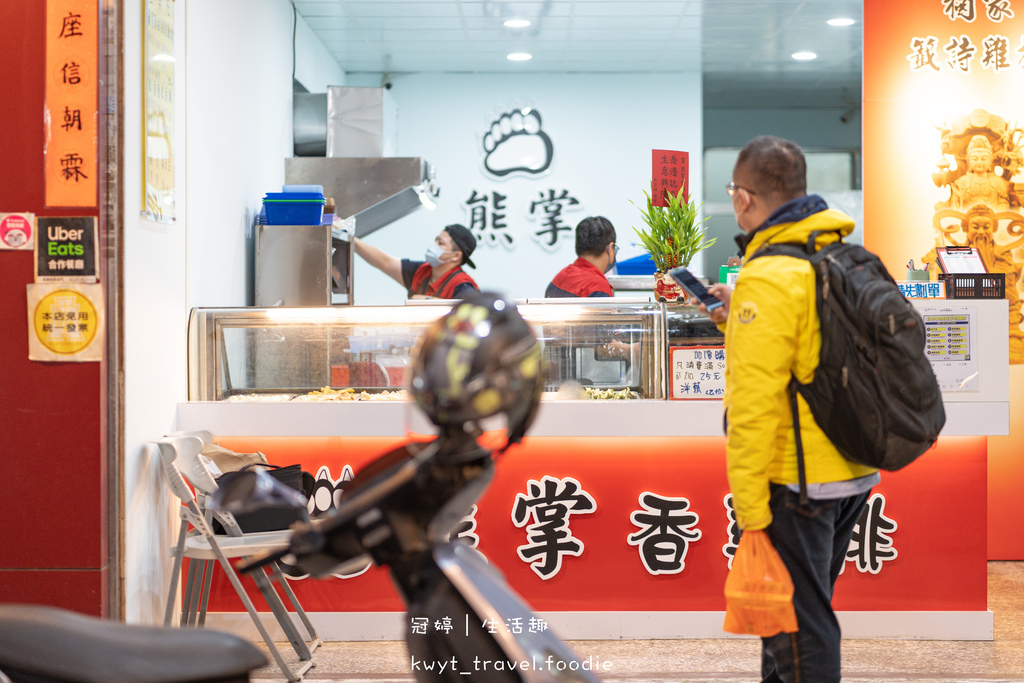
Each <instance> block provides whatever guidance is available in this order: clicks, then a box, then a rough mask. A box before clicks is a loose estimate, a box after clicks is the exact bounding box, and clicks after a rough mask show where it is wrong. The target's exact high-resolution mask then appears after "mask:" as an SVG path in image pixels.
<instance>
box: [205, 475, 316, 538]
mask: <svg viewBox="0 0 1024 683" xmlns="http://www.w3.org/2000/svg"><path fill="white" fill-rule="evenodd" d="M253 467H265V468H266V469H267V470H268V472H267V474H269V475H270V476H272V477H273V478H274V479H277V480H278V481H279V482H281V483H282V484H285V485H286V486H290V487H291V488H293V489H295V490H296V491H298V492H299V493H301V494H302V495H304V496H305V497H306V498H307V499H308V498H309V496H310V495H311V494H312V492H313V483H314V479H313V475H311V474H310V473H309V472H303V471H302V468H301V467H300V466H299V465H288V466H286V467H280V466H278V465H264V464H262V463H252V464H249V465H246V466H245V467H243V468H242V469H240V470H238V471H237V472H226V473H224V474H222V475H220V476H219V477H217V485H218V486H224V485H225V484H227V483H228V482H229V481H231V479H233V478H234V477H236V476H238V474H239V473H241V472H245V471H246V470H248V469H251V468H253ZM234 517H235V521H236V522H238V526H239V527H241V529H242V531H244V532H245V533H247V534H251V533H256V532H259V531H283V530H284V529H287V528H288V527H289V526H291V525H292V523H293V522H295V521H297V520H300V519H302V515H301V513H300V512H298V511H296V510H293V509H291V508H289V507H266V508H263V509H260V510H256V511H254V512H244V513H239V514H236V515H235V516H234ZM213 532H214V533H216V534H221V535H224V534H225V533H226V532H225V531H224V527H223V526H221V524H220V522H218V521H217V520H216V519H214V520H213Z"/></svg>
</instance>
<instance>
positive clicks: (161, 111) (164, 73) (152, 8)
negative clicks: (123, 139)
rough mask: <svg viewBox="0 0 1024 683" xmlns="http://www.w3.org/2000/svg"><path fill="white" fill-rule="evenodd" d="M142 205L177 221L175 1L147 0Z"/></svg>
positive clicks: (157, 218) (151, 215)
mask: <svg viewBox="0 0 1024 683" xmlns="http://www.w3.org/2000/svg"><path fill="white" fill-rule="evenodd" d="M144 22H145V25H144V27H143V29H144V30H143V42H144V43H145V48H144V60H145V62H144V64H143V79H144V83H143V86H144V98H145V102H144V105H145V106H144V116H145V121H144V124H145V125H144V126H143V131H144V139H143V167H144V169H145V173H144V176H145V179H146V182H145V183H144V184H143V192H144V196H143V198H142V205H143V206H144V207H145V212H146V216H147V217H148V218H150V219H151V220H154V221H159V222H162V223H171V222H173V221H174V1H173V0H146V3H145V17H144Z"/></svg>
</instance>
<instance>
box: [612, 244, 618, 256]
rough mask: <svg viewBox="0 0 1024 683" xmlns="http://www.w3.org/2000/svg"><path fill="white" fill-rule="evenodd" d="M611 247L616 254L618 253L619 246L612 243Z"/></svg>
mask: <svg viewBox="0 0 1024 683" xmlns="http://www.w3.org/2000/svg"><path fill="white" fill-rule="evenodd" d="M612 246H613V247H614V248H615V253H616V254H618V253H619V245H617V244H615V242H612Z"/></svg>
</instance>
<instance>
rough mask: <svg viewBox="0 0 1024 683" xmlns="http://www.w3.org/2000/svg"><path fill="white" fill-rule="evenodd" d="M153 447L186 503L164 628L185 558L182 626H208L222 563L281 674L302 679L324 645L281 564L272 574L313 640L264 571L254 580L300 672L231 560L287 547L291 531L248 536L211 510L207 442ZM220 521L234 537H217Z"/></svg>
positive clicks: (181, 439)
mask: <svg viewBox="0 0 1024 683" xmlns="http://www.w3.org/2000/svg"><path fill="white" fill-rule="evenodd" d="M153 443H155V445H156V446H157V448H158V449H159V452H160V460H161V462H162V463H163V469H164V473H165V475H166V477H167V481H168V484H169V486H170V488H171V491H172V492H173V493H174V495H175V496H177V497H178V498H179V499H180V500H181V501H182V505H181V506H179V516H180V517H181V528H180V530H179V533H178V542H177V545H176V547H175V548H174V550H173V553H174V569H173V571H172V574H171V587H170V591H169V593H168V596H167V609H166V612H165V614H164V624H165V625H169V624H170V622H171V618H172V616H173V612H174V605H175V599H176V597H177V591H178V580H179V576H180V573H181V566H182V562H183V559H184V558H185V557H188V558H189V559H190V562H189V565H190V571H189V578H188V581H187V584H186V589H185V595H184V600H183V605H182V617H181V625H182V626H191V625H197V626H202V625H203V623H204V622H205V616H206V605H207V600H208V599H209V592H210V582H211V580H212V575H213V561H214V560H216V561H217V563H218V564H220V566H221V567H222V569H223V570H224V573H225V574H226V575H227V577H228V580H229V581H230V582H231V585H232V586H233V587H234V589H235V592H236V593H237V594H238V597H239V598H240V599H241V600H242V604H243V605H245V608H246V611H247V612H248V613H249V616H250V617H251V618H252V620H253V623H254V624H255V625H256V628H257V630H258V631H259V633H260V636H262V638H263V641H264V642H265V643H266V645H267V647H268V648H269V649H270V653H271V655H272V656H273V658H274V661H275V662H276V663H277V665H278V666H279V667H280V669H281V671H282V672H283V673H284V674H285V676H286V677H287V679H288V680H289V681H299V680H301V679H302V676H303V674H304V673H305V672H306V671H308V670H309V669H310V667H312V666H313V661H312V657H313V655H312V653H313V651H315V650H316V648H317V647H319V646H320V643H321V641H320V638H319V636H318V635H317V633H316V629H315V628H314V627H313V624H312V623H311V622H310V620H309V617H308V616H307V614H306V612H305V610H303V609H302V606H301V605H300V604H299V601H298V599H296V597H295V594H294V592H293V591H292V589H291V587H290V586H288V583H287V581H286V580H285V578H284V575H283V574H282V573H281V570H280V568H279V567H278V566H277V565H276V564H274V565H272V566H271V574H272V576H273V578H274V579H275V580H276V581H277V583H278V584H279V585H280V586H281V588H282V590H283V591H284V593H285V596H286V597H287V598H288V601H289V603H291V605H292V607H293V608H294V610H295V612H296V614H297V615H298V617H299V619H300V620H301V621H302V624H303V626H304V627H305V629H306V632H307V634H308V636H309V641H308V642H307V641H305V640H304V639H303V638H302V636H301V635H300V634H299V632H298V629H297V628H296V626H295V624H294V623H293V622H292V620H291V617H290V615H289V614H288V610H287V608H286V607H285V606H284V603H283V602H282V601H281V598H280V596H279V595H278V594H277V592H276V591H275V590H274V587H273V584H272V582H271V579H270V577H268V576H267V574H266V573H264V572H263V571H262V570H257V571H255V572H253V573H252V574H251V576H252V577H253V580H254V581H255V583H256V586H257V587H258V588H259V590H260V593H262V595H263V597H264V599H265V600H266V601H267V605H268V606H269V607H270V609H271V612H273V614H274V617H275V618H276V619H277V622H278V624H279V625H280V627H281V629H282V630H283V631H284V633H285V635H286V637H287V638H288V640H289V641H290V642H291V645H292V648H293V649H294V650H295V654H296V655H298V657H299V660H300V665H299V666H298V667H296V668H295V669H294V670H293V669H290V668H289V667H288V665H287V664H286V663H285V661H284V659H283V658H282V657H281V653H280V652H279V651H278V649H277V647H276V646H275V645H274V641H273V640H272V638H271V637H270V634H269V632H268V631H267V629H266V627H265V626H264V625H263V622H262V621H261V620H260V618H259V614H258V613H257V612H256V609H255V607H254V606H253V604H252V601H251V600H250V599H249V596H248V594H247V593H246V592H245V588H244V587H243V586H242V583H241V579H240V578H239V576H238V574H237V573H236V572H235V570H234V568H233V567H232V566H231V563H230V562H229V561H228V558H239V557H250V556H252V555H256V554H258V553H260V552H262V551H264V550H268V549H278V548H282V547H284V546H285V545H287V543H288V537H289V535H290V532H289V531H271V532H263V533H249V534H246V533H243V532H242V530H241V528H240V527H239V526H238V524H237V523H236V522H235V519H234V517H232V516H231V515H230V514H228V513H223V512H219V511H218V512H215V511H213V510H208V509H206V508H205V499H206V496H207V495H209V494H210V493H212V492H213V491H214V490H216V489H217V482H216V480H215V479H214V478H213V475H212V474H211V473H210V471H209V470H208V469H207V467H206V464H205V463H204V462H203V459H202V458H201V456H200V451H202V447H203V441H202V439H201V438H199V437H196V436H172V437H165V438H163V439H159V440H157V441H155V442H153ZM186 479H187V480H188V482H187V483H186ZM189 483H191V484H192V487H193V488H194V489H195V494H193V492H192V489H190V488H189V486H188V484H189ZM214 517H216V519H217V520H218V521H220V523H221V524H222V525H223V526H224V528H225V530H226V531H227V532H228V536H216V535H215V534H214V533H213V528H212V526H211V522H212V520H213V518H214ZM190 527H191V530H190Z"/></svg>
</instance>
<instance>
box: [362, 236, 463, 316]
mask: <svg viewBox="0 0 1024 683" xmlns="http://www.w3.org/2000/svg"><path fill="white" fill-rule="evenodd" d="M352 244H353V245H355V248H356V253H357V254H359V256H361V257H362V258H363V260H365V261H366V262H367V263H369V264H370V265H371V266H373V267H374V268H376V269H377V270H379V271H381V272H382V273H384V274H385V275H387V276H388V277H390V278H391V279H392V280H394V281H395V282H397V283H399V284H401V285H402V286H403V287H405V289H406V292H407V294H408V297H409V298H410V299H462V298H465V297H466V296H469V295H470V294H472V293H473V292H476V291H479V289H480V288H479V287H477V285H476V282H474V281H473V278H471V277H470V276H469V275H468V274H467V273H465V272H463V270H462V265H463V264H465V265H467V266H469V267H470V268H476V265H475V264H474V263H473V262H472V261H471V260H470V259H469V257H470V256H471V255H472V254H473V250H474V249H476V238H475V237H473V233H471V232H470V231H469V229H468V228H466V226H464V225H459V224H458V223H454V224H452V225H449V226H447V227H446V228H445V229H444V230H442V231H441V232H440V234H438V236H437V237H436V238H435V239H434V243H433V244H432V245H430V246H429V247H427V251H426V254H425V255H424V257H425V258H426V260H425V261H412V260H410V259H401V260H399V259H397V258H395V257H394V256H391V255H390V254H388V253H386V252H384V251H382V250H381V249H378V248H377V247H375V246H373V245H371V244H367V243H366V242H364V241H363V240H361V239H359V238H358V237H353V238H352Z"/></svg>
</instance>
